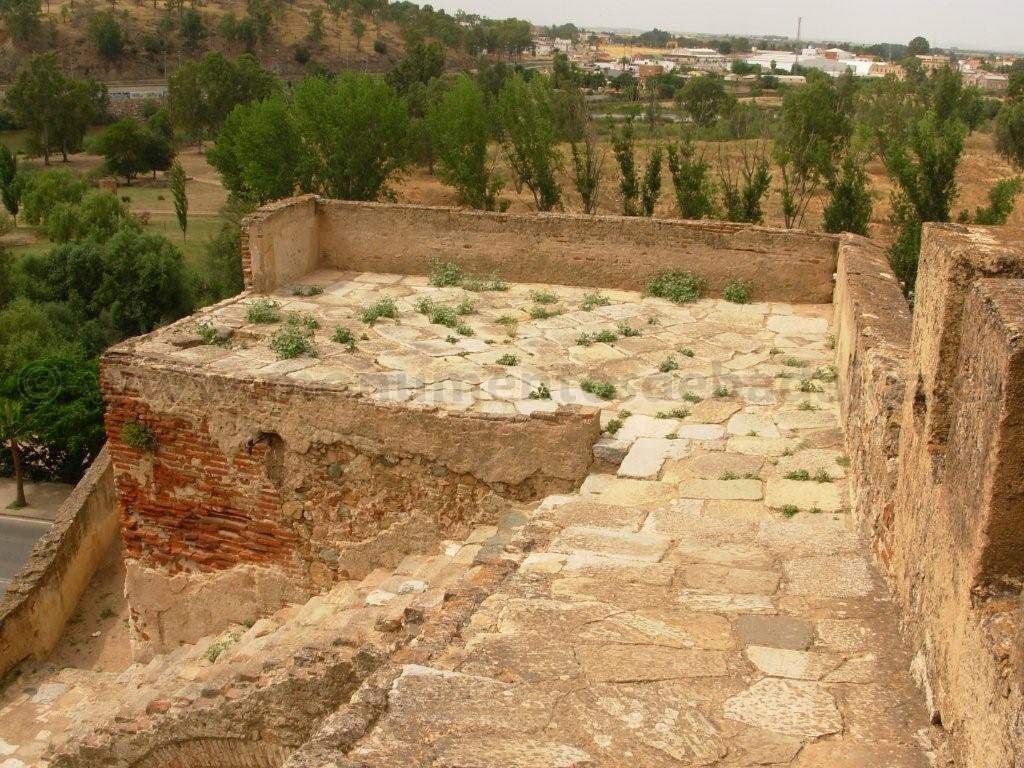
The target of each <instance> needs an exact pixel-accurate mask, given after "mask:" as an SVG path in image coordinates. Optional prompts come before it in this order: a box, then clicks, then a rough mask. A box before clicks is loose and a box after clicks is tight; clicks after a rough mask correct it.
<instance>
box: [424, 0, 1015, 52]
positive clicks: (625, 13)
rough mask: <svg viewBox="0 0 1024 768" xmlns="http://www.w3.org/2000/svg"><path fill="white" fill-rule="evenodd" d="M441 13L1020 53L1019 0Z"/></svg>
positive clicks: (517, 3) (481, 0)
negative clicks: (919, 42) (920, 40)
mask: <svg viewBox="0 0 1024 768" xmlns="http://www.w3.org/2000/svg"><path fill="white" fill-rule="evenodd" d="M433 5H434V7H436V8H444V9H445V10H446V11H450V12H452V11H457V10H460V9H461V10H464V11H467V12H469V13H480V14H482V15H484V16H491V17H495V18H504V17H506V16H517V17H519V18H522V19H528V20H530V21H532V22H534V23H536V24H554V23H561V22H566V21H571V22H574V23H575V24H578V25H581V26H586V25H591V26H601V27H621V28H628V29H650V28H652V27H655V26H657V27H659V28H661V29H667V30H669V31H672V32H711V33H731V34H758V33H761V34H789V35H795V34H796V20H797V17H798V16H803V19H804V27H803V28H804V37H805V38H807V37H812V38H814V37H817V38H829V39H833V40H851V41H854V42H862V41H864V42H906V41H908V40H909V39H910V38H912V37H914V36H915V35H924V36H925V37H927V38H928V40H929V41H931V43H932V44H933V45H937V46H942V47H949V46H955V47H959V48H986V49H992V50H1000V51H1022V52H1024V0H757V1H756V2H754V0H631V2H621V0H615V1H614V2H613V1H612V0H556V2H551V0H507V1H502V0H456V1H455V2H450V1H449V0H434V2H433Z"/></svg>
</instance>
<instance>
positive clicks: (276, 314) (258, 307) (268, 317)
mask: <svg viewBox="0 0 1024 768" xmlns="http://www.w3.org/2000/svg"><path fill="white" fill-rule="evenodd" d="M245 319H246V320H248V321H249V322H250V323H262V324H269V323H276V322H278V321H279V320H280V319H281V305H280V304H278V303H277V302H276V301H274V300H273V299H256V300H255V301H254V302H252V303H251V304H250V305H249V306H248V307H247V308H246V310H245Z"/></svg>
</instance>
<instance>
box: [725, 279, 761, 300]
mask: <svg viewBox="0 0 1024 768" xmlns="http://www.w3.org/2000/svg"><path fill="white" fill-rule="evenodd" d="M753 292H754V284H753V283H751V282H750V281H749V280H734V281H733V282H731V283H729V284H728V285H727V286H725V291H723V295H724V296H725V300H726V301H731V302H732V303H733V304H749V303H750V296H751V294H752V293H753Z"/></svg>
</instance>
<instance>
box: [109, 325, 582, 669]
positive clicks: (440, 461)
mask: <svg viewBox="0 0 1024 768" xmlns="http://www.w3.org/2000/svg"><path fill="white" fill-rule="evenodd" d="M132 345H133V342H127V343H126V345H122V346H121V347H119V348H115V349H114V350H112V351H110V352H108V353H107V355H105V357H104V361H103V367H102V385H103V390H104V394H105V397H106V402H107V414H106V426H107V433H108V437H109V444H110V451H111V456H112V459H113V463H114V482H115V484H116V487H117V493H118V499H119V501H120V505H121V520H122V535H123V538H124V545H125V552H126V557H127V558H129V560H130V562H129V572H128V581H129V586H128V591H129V592H130V593H134V595H133V596H132V599H131V603H132V630H133V633H134V640H135V642H136V648H137V650H138V649H143V648H145V649H147V650H145V651H142V655H145V654H146V653H149V652H152V650H153V649H155V648H162V647H167V646H173V645H175V644H176V643H178V642H190V641H193V640H195V639H196V638H198V637H200V636H202V635H203V634H207V633H209V632H210V631H212V630H214V629H217V628H219V627H221V626H223V625H224V623H225V622H226V621H227V620H234V621H242V620H244V619H245V618H251V617H252V616H253V615H254V614H255V615H261V614H264V613H266V612H267V611H268V610H276V609H277V608H279V607H280V606H281V605H283V604H284V603H286V602H293V601H295V600H297V599H302V598H304V597H308V596H309V595H310V594H313V593H315V592H317V591H320V590H322V589H325V588H328V587H329V586H330V585H331V584H333V583H335V582H336V581H338V580H339V579H346V578H357V577H361V576H362V575H365V574H366V573H368V572H369V571H370V570H372V569H373V568H376V567H389V566H393V565H395V564H396V563H397V562H398V561H399V560H400V559H401V558H402V557H403V556H404V555H406V554H408V553H410V552H421V551H432V550H433V549H436V548H437V546H438V545H439V544H440V542H441V540H443V539H447V538H452V537H456V538H457V537H458V536H459V535H461V534H463V533H464V532H465V531H466V530H468V528H469V527H470V526H472V525H475V524H479V523H493V522H495V521H497V520H498V519H499V518H500V517H501V515H502V514H504V513H505V512H506V511H507V510H508V508H509V504H510V503H511V502H513V501H520V500H522V501H525V500H531V499H535V498H539V497H541V496H544V495H546V494H549V493H558V492H565V491H568V490H570V489H571V488H573V487H575V486H576V485H578V484H579V482H580V481H581V480H582V479H583V477H584V476H585V473H586V471H587V468H588V467H589V465H590V463H591V461H592V458H593V456H592V446H593V443H594V442H595V441H596V439H597V437H598V434H599V432H600V426H599V420H598V414H597V411H596V409H593V408H578V407H573V406H570V407H563V408H560V409H558V410H557V411H556V412H554V413H536V414H533V415H531V416H529V417H527V416H492V415H489V414H479V413H472V414H467V413H458V412H452V411H450V410H443V409H440V408H436V407H431V406H416V405H410V404H400V403H390V402H383V401H377V400H371V399H370V398H367V397H363V396H361V395H359V394H358V393H356V392H352V391H349V390H347V389H346V387H345V386H343V385H332V384H328V383H316V382H296V381H295V380H293V379H287V378H285V377H284V376H282V377H281V378H280V380H273V379H271V380H266V379H252V378H246V377H243V376H237V375H236V376H231V375H216V374H212V373H210V372H201V373H200V372H197V371H196V370H194V369H191V368H189V366H187V365H176V364H172V363H167V362H161V361H158V360H156V359H146V358H144V357H142V356H137V355H134V354H133V353H132V351H131V349H132ZM129 422H134V423H136V424H139V425H142V426H144V427H145V428H146V429H148V430H150V431H151V433H152V435H153V436H154V437H155V445H156V447H155V450H153V451H151V452H150V451H147V450H140V449H138V448H133V447H131V446H129V445H128V444H126V442H125V432H124V427H125V424H127V423H129ZM190 598H191V599H190ZM200 598H201V599H200Z"/></svg>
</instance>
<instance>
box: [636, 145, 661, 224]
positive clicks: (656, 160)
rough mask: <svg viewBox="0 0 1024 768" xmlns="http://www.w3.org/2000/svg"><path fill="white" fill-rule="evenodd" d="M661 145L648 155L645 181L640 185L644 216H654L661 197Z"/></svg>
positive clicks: (641, 209) (641, 208)
mask: <svg viewBox="0 0 1024 768" xmlns="http://www.w3.org/2000/svg"><path fill="white" fill-rule="evenodd" d="M661 163H662V151H661V147H655V148H654V149H652V150H651V153H650V154H649V155H648V156H647V167H646V168H644V178H643V183H642V184H641V186H640V212H641V213H642V214H643V215H644V216H653V215H654V209H655V207H656V206H657V205H658V198H659V197H661Z"/></svg>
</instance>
